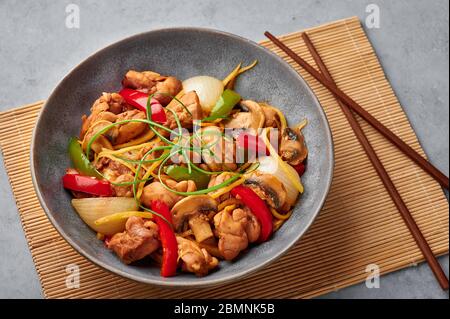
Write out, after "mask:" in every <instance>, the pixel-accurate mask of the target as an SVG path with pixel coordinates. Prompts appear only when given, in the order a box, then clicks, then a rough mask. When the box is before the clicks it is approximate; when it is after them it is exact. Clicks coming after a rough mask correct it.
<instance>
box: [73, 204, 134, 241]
mask: <svg viewBox="0 0 450 319" xmlns="http://www.w3.org/2000/svg"><path fill="white" fill-rule="evenodd" d="M72 205H73V207H74V208H75V210H76V211H77V213H78V215H80V217H81V219H82V220H83V221H84V222H85V223H86V224H87V225H88V226H89V227H91V228H92V229H93V230H95V231H96V232H98V233H101V234H104V235H114V234H116V233H118V232H121V231H123V230H124V229H125V222H126V220H123V221H122V222H121V223H110V224H104V225H96V224H95V221H96V220H97V219H99V218H101V217H105V216H109V215H112V214H115V213H121V212H127V211H136V210H137V209H138V205H137V203H136V201H135V199H134V198H131V197H92V198H74V199H72Z"/></svg>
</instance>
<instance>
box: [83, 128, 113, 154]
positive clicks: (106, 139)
mask: <svg viewBox="0 0 450 319" xmlns="http://www.w3.org/2000/svg"><path fill="white" fill-rule="evenodd" d="M111 124H113V123H111V122H109V121H106V120H99V121H97V122H95V123H93V124H92V125H91V126H90V127H89V129H88V130H87V132H86V133H85V134H84V138H83V140H82V145H81V147H82V148H83V151H86V149H87V146H88V144H89V141H90V140H91V139H92V138H93V137H94V136H95V135H96V134H97V133H98V132H99V131H101V130H103V129H105V128H106V127H108V126H110V125H111ZM118 134H119V130H118V129H117V127H114V126H112V127H111V128H110V129H108V131H106V132H104V133H103V134H101V135H100V136H98V137H97V138H96V140H95V141H94V142H93V143H92V144H91V150H93V151H94V152H96V153H100V152H101V150H102V148H106V149H113V146H112V144H111V140H114V139H115V138H116V136H117V135H118Z"/></svg>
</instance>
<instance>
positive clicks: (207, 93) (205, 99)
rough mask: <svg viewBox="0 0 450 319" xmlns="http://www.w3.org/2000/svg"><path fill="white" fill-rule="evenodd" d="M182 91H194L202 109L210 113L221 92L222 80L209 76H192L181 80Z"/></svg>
mask: <svg viewBox="0 0 450 319" xmlns="http://www.w3.org/2000/svg"><path fill="white" fill-rule="evenodd" d="M183 90H184V92H190V91H195V92H196V93H197V95H198V98H199V100H200V105H201V107H202V110H203V111H205V112H206V113H210V112H211V110H212V108H213V107H214V106H215V105H216V102H217V101H218V100H219V98H220V96H221V95H222V93H223V83H222V81H220V80H218V79H216V78H213V77H211V76H206V75H200V76H194V77H192V78H189V79H187V80H184V81H183Z"/></svg>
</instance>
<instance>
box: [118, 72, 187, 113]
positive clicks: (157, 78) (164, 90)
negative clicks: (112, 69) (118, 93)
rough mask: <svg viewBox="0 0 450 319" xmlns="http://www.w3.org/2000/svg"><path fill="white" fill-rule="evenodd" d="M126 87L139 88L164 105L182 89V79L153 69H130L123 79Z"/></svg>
mask: <svg viewBox="0 0 450 319" xmlns="http://www.w3.org/2000/svg"><path fill="white" fill-rule="evenodd" d="M122 84H123V86H124V87H128V88H132V89H137V90H140V91H143V92H145V93H148V94H155V95H154V97H155V99H157V100H158V101H159V102H160V103H161V104H162V105H163V106H165V105H167V104H169V102H170V101H171V100H172V98H173V97H174V96H176V95H177V94H178V93H179V92H180V91H181V89H182V84H181V82H180V80H178V79H177V78H175V77H173V76H161V75H160V74H158V73H155V72H152V71H143V72H138V71H134V70H130V71H128V72H127V73H126V74H125V77H124V79H123V80H122Z"/></svg>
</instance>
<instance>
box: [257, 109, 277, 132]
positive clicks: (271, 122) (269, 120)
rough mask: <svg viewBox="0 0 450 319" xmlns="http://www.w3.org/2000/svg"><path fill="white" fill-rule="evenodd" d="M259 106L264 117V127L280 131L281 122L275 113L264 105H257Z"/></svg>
mask: <svg viewBox="0 0 450 319" xmlns="http://www.w3.org/2000/svg"><path fill="white" fill-rule="evenodd" d="M259 105H260V106H261V108H262V110H263V113H264V117H265V122H264V127H274V128H278V129H280V128H281V120H280V115H279V114H278V113H277V111H276V110H275V109H274V108H273V107H272V106H270V105H268V104H266V103H259Z"/></svg>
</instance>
